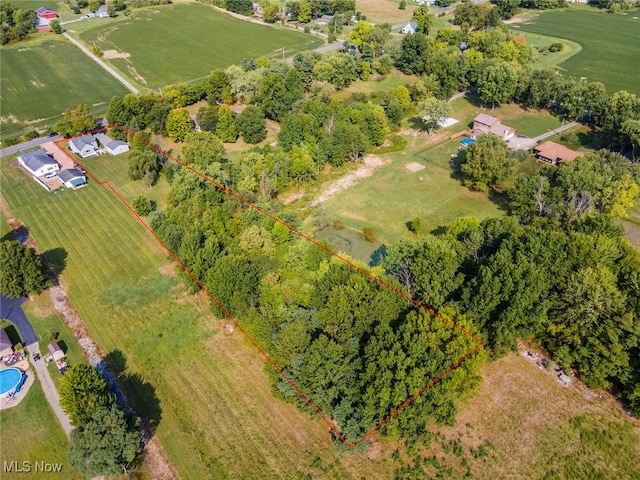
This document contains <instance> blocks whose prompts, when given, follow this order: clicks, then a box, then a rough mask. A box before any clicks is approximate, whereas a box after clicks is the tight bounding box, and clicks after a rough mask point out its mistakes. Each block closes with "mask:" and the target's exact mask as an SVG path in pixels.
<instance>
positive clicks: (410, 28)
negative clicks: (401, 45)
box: [401, 22, 418, 35]
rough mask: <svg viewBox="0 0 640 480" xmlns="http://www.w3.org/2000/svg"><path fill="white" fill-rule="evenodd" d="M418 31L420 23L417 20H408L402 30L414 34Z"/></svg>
mask: <svg viewBox="0 0 640 480" xmlns="http://www.w3.org/2000/svg"><path fill="white" fill-rule="evenodd" d="M417 31H418V24H417V23H416V22H407V24H406V25H405V26H404V27H403V29H402V30H401V32H402V33H406V34H408V35H413V34H414V33H416V32H417Z"/></svg>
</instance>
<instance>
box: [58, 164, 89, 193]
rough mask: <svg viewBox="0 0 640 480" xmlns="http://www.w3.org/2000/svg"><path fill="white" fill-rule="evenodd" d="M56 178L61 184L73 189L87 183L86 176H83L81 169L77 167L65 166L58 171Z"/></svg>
mask: <svg viewBox="0 0 640 480" xmlns="http://www.w3.org/2000/svg"><path fill="white" fill-rule="evenodd" d="M58 178H59V179H60V182H62V185H64V186H65V187H67V188H73V189H74V190H75V189H77V188H80V187H84V186H85V185H86V184H87V177H85V175H84V173H83V172H82V170H79V169H77V168H67V169H66V170H62V171H61V172H60V173H58Z"/></svg>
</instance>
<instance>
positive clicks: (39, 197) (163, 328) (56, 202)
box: [1, 158, 393, 478]
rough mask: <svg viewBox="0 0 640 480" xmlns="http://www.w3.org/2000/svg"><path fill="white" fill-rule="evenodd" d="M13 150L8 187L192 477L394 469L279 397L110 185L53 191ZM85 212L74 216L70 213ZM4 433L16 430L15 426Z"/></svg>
mask: <svg viewBox="0 0 640 480" xmlns="http://www.w3.org/2000/svg"><path fill="white" fill-rule="evenodd" d="M11 160H12V159H11V158H3V159H2V165H1V166H2V172H3V174H2V177H1V181H2V185H1V187H2V192H3V196H4V197H5V199H6V200H7V202H8V203H9V205H10V206H11V208H12V209H13V215H14V216H16V217H18V218H20V219H21V220H22V221H23V222H25V224H26V225H27V226H28V228H29V229H30V231H31V233H32V234H33V235H34V237H35V239H36V241H37V242H38V244H39V246H40V248H41V249H42V250H45V251H46V250H51V249H54V248H64V249H65V250H66V252H67V265H66V268H65V270H64V272H63V274H62V277H63V280H64V281H65V283H66V284H67V285H68V290H69V292H70V297H71V300H72V302H73V303H74V306H75V307H76V309H77V310H78V311H79V313H80V314H81V316H82V317H83V319H84V321H85V322H86V324H87V326H88V329H89V332H90V334H91V335H92V337H93V338H94V339H95V340H96V341H97V342H98V345H99V346H100V348H101V350H102V351H103V353H104V354H106V355H107V356H108V358H109V359H110V361H111V362H112V364H114V365H115V367H116V368H118V369H122V368H123V366H124V368H125V374H124V375H123V378H124V383H125V385H126V386H127V387H128V388H129V389H130V392H131V394H132V397H133V398H134V400H135V401H136V403H137V404H138V406H139V408H140V409H141V410H142V411H143V412H144V414H145V416H146V417H147V418H149V419H150V421H151V422H152V424H157V434H158V435H159V438H160V440H161V442H162V444H163V445H164V447H165V449H166V451H167V453H168V455H169V457H170V459H171V461H172V462H173V464H174V465H175V467H176V469H177V470H178V472H179V473H180V475H181V476H182V477H183V478H265V477H271V478H297V477H300V476H304V475H307V474H309V475H311V476H312V477H314V478H316V477H317V478H360V477H361V476H365V477H367V478H389V476H390V475H391V470H390V469H392V468H393V465H392V464H391V463H389V464H380V463H372V462H369V461H368V460H366V459H364V458H363V457H360V456H346V457H344V458H341V457H338V456H337V455H336V453H335V451H334V449H333V446H332V443H331V438H330V435H329V433H328V429H327V428H326V426H323V424H322V423H320V422H319V421H317V420H316V419H315V417H309V416H307V415H303V414H301V413H299V412H298V411H297V409H296V407H295V406H294V405H291V404H283V403H281V402H279V401H277V400H276V399H275V398H274V397H273V395H272V393H271V386H270V384H269V381H268V379H267V377H266V375H265V374H264V372H263V369H264V359H263V357H262V356H260V355H259V354H258V352H257V351H255V350H254V349H252V348H251V347H249V346H248V345H247V344H246V341H245V340H244V337H243V336H242V335H241V334H240V333H237V332H236V333H234V334H232V335H227V334H224V333H221V331H220V330H221V327H222V324H221V322H220V321H218V320H217V319H215V318H214V317H212V315H211V313H210V311H209V308H208V302H207V301H205V299H204V298H201V297H199V296H197V297H193V296H190V295H187V294H186V292H185V291H184V288H183V286H182V283H181V282H180V281H179V280H178V279H177V278H175V277H174V276H173V271H174V269H173V268H172V265H171V264H169V263H168V261H167V259H166V255H165V254H164V253H163V252H162V251H161V250H160V249H159V247H158V246H157V244H156V243H155V240H153V239H152V237H151V236H150V235H149V234H148V233H146V232H145V231H144V230H143V228H142V227H141V226H140V225H139V224H137V223H136V221H135V220H134V219H133V217H132V216H131V214H130V213H129V211H128V210H126V209H125V207H124V206H122V205H121V204H120V203H119V202H118V201H117V200H116V198H115V197H114V196H113V195H112V194H111V193H110V192H109V191H108V190H107V189H106V188H105V187H101V186H98V185H96V184H95V183H91V184H90V185H89V186H88V187H86V188H83V189H81V190H78V191H69V190H65V191H63V192H60V193H57V194H51V193H48V192H46V191H44V190H43V189H42V188H41V187H39V186H38V185H37V184H36V183H35V182H33V181H31V180H30V179H29V178H28V177H27V176H26V175H25V174H24V173H23V172H21V171H19V170H17V169H13V168H11V167H9V163H10V162H11ZM70 212H73V214H72V215H71V214H69V213H70ZM3 439H4V436H3Z"/></svg>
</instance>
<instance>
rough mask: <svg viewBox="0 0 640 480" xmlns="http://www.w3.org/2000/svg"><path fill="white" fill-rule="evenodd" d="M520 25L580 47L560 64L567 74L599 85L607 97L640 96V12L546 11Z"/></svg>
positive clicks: (522, 27) (530, 30)
mask: <svg viewBox="0 0 640 480" xmlns="http://www.w3.org/2000/svg"><path fill="white" fill-rule="evenodd" d="M519 26H520V28H519V30H522V31H526V32H533V33H539V34H543V35H553V36H554V37H561V38H566V39H568V40H572V41H574V42H577V43H579V44H580V45H582V50H581V51H580V52H579V53H578V54H576V55H574V56H572V57H571V58H569V59H568V60H566V61H565V62H563V63H561V64H560V65H559V67H561V68H563V69H566V73H567V74H569V75H572V76H574V77H577V78H580V77H586V78H587V79H588V80H590V81H599V82H602V83H604V84H605V86H606V87H607V91H608V92H609V93H610V94H612V93H614V92H616V91H618V90H627V91H629V92H632V93H635V94H637V95H640V82H639V81H638V80H637V79H638V78H639V77H640V62H638V53H639V51H640V10H633V11H630V12H628V13H627V14H625V15H611V14H607V13H605V12H603V11H601V10H597V9H590V10H584V9H580V10H576V9H556V10H548V11H545V12H542V13H540V15H539V16H537V17H536V18H535V19H534V20H532V21H531V22H528V23H522V24H519Z"/></svg>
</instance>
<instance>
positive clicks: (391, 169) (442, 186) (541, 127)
mask: <svg viewBox="0 0 640 480" xmlns="http://www.w3.org/2000/svg"><path fill="white" fill-rule="evenodd" d="M451 108H452V116H453V117H454V118H456V119H458V120H459V122H458V123H457V124H455V125H452V126H451V127H448V128H446V129H443V130H441V131H439V132H437V133H435V134H433V135H432V136H431V137H429V136H428V135H427V134H426V133H422V134H419V135H418V134H417V132H415V131H411V130H409V131H408V132H409V133H408V134H407V135H406V138H407V139H408V141H409V142H408V146H407V148H406V149H405V150H404V151H401V152H397V153H392V154H387V155H382V156H381V158H383V159H388V160H389V161H390V163H389V164H387V165H385V166H383V167H381V168H379V169H378V170H376V171H375V172H374V174H373V175H372V176H371V177H369V178H365V179H362V180H360V181H359V182H358V183H357V184H356V185H354V186H352V187H350V188H348V189H346V190H344V191H342V192H341V193H339V194H337V195H335V196H334V197H332V198H330V199H328V200H327V201H326V202H325V203H323V208H325V209H326V210H327V212H328V213H329V216H330V218H331V219H332V220H340V221H342V222H343V223H344V224H345V225H346V226H347V227H349V228H352V229H354V230H357V231H362V229H363V228H364V227H374V228H375V229H376V231H377V232H378V237H379V239H380V241H382V242H383V243H388V242H390V241H393V240H396V239H398V238H400V237H402V236H406V235H409V232H408V230H407V228H406V225H405V223H406V222H407V221H409V220H411V219H413V218H415V217H419V218H420V219H421V220H422V223H423V226H424V230H425V231H431V230H434V229H436V228H438V227H441V226H444V225H447V224H450V223H451V222H452V221H453V220H455V219H456V218H458V217H461V216H475V217H478V218H480V219H483V218H486V217H490V216H499V215H502V214H503V211H502V210H501V208H500V204H501V199H500V197H499V196H498V197H497V198H493V199H492V200H491V199H489V197H488V196H487V194H484V193H477V192H472V191H470V190H469V189H468V188H466V187H463V186H462V184H461V182H460V179H459V178H457V176H456V174H455V172H454V171H453V170H452V169H451V167H449V159H450V158H451V155H452V154H454V153H456V152H457V151H458V147H459V144H460V143H459V140H448V136H449V135H451V134H453V133H455V132H458V131H460V130H464V129H466V128H468V127H469V126H470V125H471V123H472V122H473V118H474V117H475V116H476V115H478V113H481V112H484V113H489V114H490V115H494V116H496V117H498V118H500V119H501V120H502V121H503V123H505V124H507V125H509V126H512V127H514V128H515V129H516V131H517V132H518V133H519V134H522V135H527V136H531V137H533V136H537V135H540V134H542V133H545V132H547V131H548V130H551V129H553V128H556V127H559V126H560V124H561V123H560V121H559V120H558V119H557V118H556V117H553V116H552V115H551V114H549V113H548V112H546V111H540V110H524V109H522V108H521V107H519V106H518V105H514V104H507V105H502V106H500V107H497V108H495V109H494V110H491V109H487V108H484V107H482V106H481V105H479V104H478V102H477V99H476V98H475V97H473V96H472V97H468V98H467V97H463V98H459V99H457V100H455V101H453V102H452V104H451ZM411 162H416V163H418V164H420V165H421V166H423V167H425V168H424V169H423V170H420V171H417V172H412V171H410V170H408V169H407V168H406V165H407V164H409V163H411ZM531 163H532V164H533V162H531ZM534 167H535V165H534ZM523 168H532V166H531V165H529V164H528V162H527V165H523ZM309 195H311V192H310V194H309Z"/></svg>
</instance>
